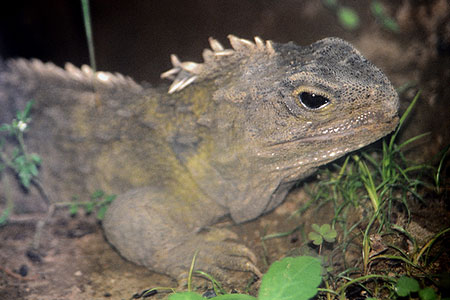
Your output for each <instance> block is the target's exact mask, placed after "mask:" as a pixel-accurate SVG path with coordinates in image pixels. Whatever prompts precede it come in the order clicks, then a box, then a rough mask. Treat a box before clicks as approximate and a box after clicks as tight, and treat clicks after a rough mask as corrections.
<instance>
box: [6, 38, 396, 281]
mask: <svg viewBox="0 0 450 300" xmlns="http://www.w3.org/2000/svg"><path fill="white" fill-rule="evenodd" d="M210 43H211V48H212V50H205V52H204V60H205V62H204V63H202V64H195V63H191V62H185V63H182V62H180V61H179V60H178V59H177V58H176V57H175V56H173V57H172V62H173V64H174V69H172V70H170V71H168V72H166V73H164V74H163V77H165V78H169V79H172V80H173V81H174V82H173V84H172V86H171V87H170V88H169V93H167V87H163V88H148V87H142V86H140V85H138V84H136V83H135V82H134V81H132V80H131V79H129V78H123V77H121V75H113V74H109V73H101V72H99V73H96V74H92V71H90V69H88V68H84V69H83V70H84V71H81V70H79V69H77V68H75V67H73V66H70V65H69V66H68V67H66V70H62V69H60V68H58V67H56V66H54V65H52V64H42V63H41V62H39V61H26V60H12V61H8V62H6V64H5V65H3V66H2V67H1V69H0V104H1V105H2V107H4V108H5V109H4V110H2V112H1V113H0V121H1V122H2V123H3V122H9V120H10V118H11V113H12V112H14V111H15V110H16V109H19V108H21V107H23V104H24V102H25V101H27V100H29V99H34V100H35V101H36V105H35V108H36V109H35V111H33V114H32V115H33V124H32V128H33V129H32V131H30V132H29V133H28V135H27V140H28V141H30V142H31V146H30V148H31V149H32V150H33V151H35V152H38V153H39V154H40V155H41V156H42V157H43V166H42V170H41V173H42V174H41V178H42V182H43V185H44V186H45V187H46V188H47V189H48V190H49V191H51V194H52V197H53V198H54V199H64V200H67V199H69V198H70V197H71V196H72V195H74V194H78V195H80V194H81V195H86V194H88V193H89V192H92V191H93V190H96V189H103V190H105V191H106V192H108V193H115V194H118V195H119V196H118V197H117V199H116V200H115V201H114V203H113V204H112V205H111V206H110V208H109V209H108V212H107V214H106V217H105V220H104V222H103V226H104V229H105V234H106V237H107V238H108V240H109V242H110V243H111V244H112V245H113V246H114V247H115V248H116V249H117V250H118V251H119V252H120V253H121V254H122V255H123V256H124V257H125V258H127V259H129V260H130V261H133V262H135V263H137V264H140V265H144V266H146V267H148V268H149V269H152V270H154V271H157V272H160V273H165V274H168V275H170V276H172V277H174V278H177V279H179V280H182V279H183V278H184V276H185V275H186V272H187V271H188V269H189V265H190V262H191V260H192V257H193V255H194V253H195V252H196V251H199V252H198V254H197V260H196V267H197V268H198V269H202V270H204V271H206V272H209V273H211V274H213V275H215V276H218V277H219V278H223V277H225V274H226V271H225V270H226V269H236V270H244V271H251V272H254V273H255V274H257V275H260V273H259V271H258V269H257V268H256V266H255V264H256V258H255V256H254V254H253V253H252V252H251V250H249V249H247V248H246V247H245V246H242V245H240V244H239V243H237V242H235V241H234V242H230V239H235V238H236V237H235V236H234V235H233V234H232V233H230V232H226V231H223V230H217V229H211V228H210V227H209V226H210V225H213V224H214V223H215V222H217V221H218V220H219V219H221V218H223V217H224V216H226V215H230V216H231V218H232V219H233V220H234V221H235V222H236V223H241V222H245V221H249V220H252V219H255V218H257V217H258V216H260V215H261V214H263V213H265V212H268V211H270V210H272V209H273V208H275V207H276V206H278V205H279V204H280V203H281V202H282V201H283V199H284V197H285V196H286V194H287V192H288V191H289V189H290V188H291V187H292V185H293V184H294V183H296V182H298V181H299V180H301V179H302V178H304V177H306V176H308V175H310V174H311V173H313V172H314V170H315V169H316V168H317V167H318V166H321V165H323V164H326V163H328V162H330V161H332V160H334V159H336V158H338V157H341V156H342V155H344V154H346V153H348V152H350V151H353V150H356V149H358V148H360V147H362V146H365V145H367V144H369V143H372V142H374V141H376V140H377V139H379V138H381V137H383V136H384V135H386V134H388V133H389V132H391V131H392V130H393V129H394V128H395V126H396V125H397V121H398V118H397V108H398V97H397V94H396V92H395V91H394V89H393V87H392V85H391V84H390V82H389V81H388V80H387V78H386V77H385V76H384V75H383V74H382V72H381V71H379V70H378V69H377V68H376V67H375V66H373V65H372V64H371V63H370V62H368V61H367V60H366V59H365V58H363V57H362V56H361V54H360V53H359V52H358V51H357V50H355V49H354V48H353V47H352V46H351V45H349V44H348V43H346V42H344V41H342V40H340V39H336V38H327V39H324V40H321V41H318V42H316V43H314V44H312V45H310V46H307V47H299V46H297V45H295V44H293V43H288V44H275V43H271V42H266V43H264V42H263V41H262V40H260V39H258V38H256V39H255V43H251V42H249V41H246V40H241V39H238V38H236V37H233V36H230V43H231V45H232V47H233V49H224V48H223V46H222V45H220V44H219V43H218V42H217V41H216V40H213V39H210ZM17 197H19V194H17ZM22 197H23V196H22ZM27 197H28V198H31V197H33V193H32V194H30V195H28V196H27Z"/></svg>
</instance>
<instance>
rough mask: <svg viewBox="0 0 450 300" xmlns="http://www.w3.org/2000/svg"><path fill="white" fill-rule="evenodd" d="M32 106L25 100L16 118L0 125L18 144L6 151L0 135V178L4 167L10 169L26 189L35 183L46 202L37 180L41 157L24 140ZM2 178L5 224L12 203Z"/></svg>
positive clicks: (0, 223)
mask: <svg viewBox="0 0 450 300" xmlns="http://www.w3.org/2000/svg"><path fill="white" fill-rule="evenodd" d="M32 106H33V101H29V102H27V104H26V106H25V109H24V110H23V111H19V112H17V114H16V118H15V119H14V120H12V122H11V123H10V124H6V123H5V124H2V125H1V126H0V132H4V133H6V135H7V136H9V137H11V138H12V139H13V140H14V141H13V142H16V143H17V145H18V146H15V147H14V148H13V149H12V151H10V153H8V151H7V149H6V138H5V137H0V178H1V175H2V171H3V170H5V169H6V168H9V169H11V170H12V171H13V172H14V173H15V174H16V175H17V177H18V178H19V181H20V183H21V185H22V186H23V187H24V188H25V189H26V190H28V189H29V188H30V185H31V184H32V183H33V184H34V185H36V187H37V188H38V190H39V192H40V193H41V195H42V196H43V199H44V200H45V201H46V202H47V204H48V202H49V200H48V196H47V194H46V193H45V191H44V189H43V187H42V186H41V185H40V183H39V181H38V180H37V176H38V175H39V166H40V165H41V163H42V160H41V157H40V156H39V155H37V154H36V153H29V152H28V151H27V147H26V145H25V141H24V133H25V132H26V131H27V130H28V128H29V124H30V122H31V117H30V111H31V108H32ZM3 180H4V183H3V186H4V190H5V197H6V201H7V204H6V209H5V210H4V211H3V212H2V215H1V216H0V225H3V224H5V222H6V221H7V220H8V218H9V215H10V213H11V212H12V210H13V208H14V203H13V201H12V199H11V197H10V196H9V195H8V193H9V189H8V183H7V179H6V178H3Z"/></svg>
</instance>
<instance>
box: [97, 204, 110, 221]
mask: <svg viewBox="0 0 450 300" xmlns="http://www.w3.org/2000/svg"><path fill="white" fill-rule="evenodd" d="M107 209H108V206H106V205H102V206H100V208H99V209H98V212H97V219H98V220H103V218H104V217H105V213H106V210H107Z"/></svg>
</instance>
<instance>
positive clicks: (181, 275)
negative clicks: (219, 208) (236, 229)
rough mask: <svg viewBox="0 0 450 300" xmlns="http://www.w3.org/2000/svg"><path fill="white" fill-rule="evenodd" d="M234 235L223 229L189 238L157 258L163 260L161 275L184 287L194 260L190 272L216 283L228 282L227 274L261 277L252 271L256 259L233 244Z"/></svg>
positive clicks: (229, 276) (247, 251)
mask: <svg viewBox="0 0 450 300" xmlns="http://www.w3.org/2000/svg"><path fill="white" fill-rule="evenodd" d="M232 240H237V236H236V234H235V233H233V232H231V231H229V230H225V229H211V230H208V232H202V233H198V234H193V235H191V236H189V237H188V238H187V239H186V240H185V241H184V242H182V243H181V244H179V245H178V246H177V247H175V248H172V249H170V250H167V249H166V250H165V255H164V253H161V252H159V253H158V256H159V257H161V258H163V259H162V261H161V264H159V263H158V265H161V266H163V265H165V268H164V269H165V270H164V271H165V273H167V274H169V275H171V276H172V277H174V278H176V279H177V280H178V283H179V284H180V285H185V284H186V283H187V276H188V275H187V274H188V272H189V269H190V266H191V263H192V260H193V258H194V256H195V265H194V270H201V271H203V272H205V273H208V274H210V275H211V276H213V277H214V278H216V279H217V280H219V281H220V282H227V283H229V282H231V281H232V280H231V275H230V274H229V271H244V272H251V273H253V274H255V275H256V276H258V277H259V278H261V277H262V274H261V272H260V271H259V269H258V268H257V267H256V262H257V259H256V256H255V254H254V253H253V252H252V251H251V250H250V249H248V248H247V247H246V246H244V245H241V244H238V243H236V242H233V241H232Z"/></svg>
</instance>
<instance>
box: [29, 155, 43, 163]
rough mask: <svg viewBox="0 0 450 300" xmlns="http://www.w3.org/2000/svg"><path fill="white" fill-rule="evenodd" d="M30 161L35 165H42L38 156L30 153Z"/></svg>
mask: <svg viewBox="0 0 450 300" xmlns="http://www.w3.org/2000/svg"><path fill="white" fill-rule="evenodd" d="M30 159H31V161H32V162H34V163H35V164H36V165H40V164H41V163H42V158H41V157H40V156H39V155H37V154H36V153H31V154H30Z"/></svg>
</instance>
